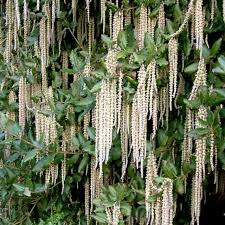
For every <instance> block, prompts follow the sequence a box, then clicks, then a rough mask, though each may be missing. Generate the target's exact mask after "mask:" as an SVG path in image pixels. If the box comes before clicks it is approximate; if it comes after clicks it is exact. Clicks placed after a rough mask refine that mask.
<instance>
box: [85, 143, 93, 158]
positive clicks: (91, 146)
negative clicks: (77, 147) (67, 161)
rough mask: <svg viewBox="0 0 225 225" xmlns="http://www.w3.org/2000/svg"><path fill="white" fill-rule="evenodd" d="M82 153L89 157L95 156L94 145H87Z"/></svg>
mask: <svg viewBox="0 0 225 225" xmlns="http://www.w3.org/2000/svg"><path fill="white" fill-rule="evenodd" d="M83 151H84V152H87V153H88V154H89V155H92V156H94V155H95V145H90V144H89V145H87V146H85V147H84V148H83Z"/></svg>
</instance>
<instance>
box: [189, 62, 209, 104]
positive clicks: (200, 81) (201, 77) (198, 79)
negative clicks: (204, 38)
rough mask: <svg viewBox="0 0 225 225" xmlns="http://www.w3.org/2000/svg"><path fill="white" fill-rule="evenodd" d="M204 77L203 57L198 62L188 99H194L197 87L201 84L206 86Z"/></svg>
mask: <svg viewBox="0 0 225 225" xmlns="http://www.w3.org/2000/svg"><path fill="white" fill-rule="evenodd" d="M206 77H207V76H206V66H205V61H204V59H201V60H200V61H199V64H198V71H197V73H196V77H195V80H194V83H193V87H192V90H191V94H190V96H189V100H193V99H195V97H196V96H197V94H198V91H199V88H200V87H202V86H206Z"/></svg>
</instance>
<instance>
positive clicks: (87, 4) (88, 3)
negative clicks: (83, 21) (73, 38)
mask: <svg viewBox="0 0 225 225" xmlns="http://www.w3.org/2000/svg"><path fill="white" fill-rule="evenodd" d="M85 2H86V10H87V22H88V23H90V0H85Z"/></svg>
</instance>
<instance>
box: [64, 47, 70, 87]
mask: <svg viewBox="0 0 225 225" xmlns="http://www.w3.org/2000/svg"><path fill="white" fill-rule="evenodd" d="M68 66H69V60H68V52H67V51H63V52H62V68H63V70H66V69H67V68H68ZM63 88H64V89H67V88H68V73H67V72H65V71H63Z"/></svg>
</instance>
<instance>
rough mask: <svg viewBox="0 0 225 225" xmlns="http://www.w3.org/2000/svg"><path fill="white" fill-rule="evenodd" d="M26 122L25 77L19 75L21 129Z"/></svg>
mask: <svg viewBox="0 0 225 225" xmlns="http://www.w3.org/2000/svg"><path fill="white" fill-rule="evenodd" d="M25 123H26V79H25V78H24V77H20V80H19V125H20V126H21V128H22V130H24V128H25Z"/></svg>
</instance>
